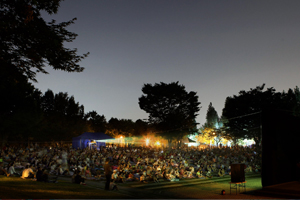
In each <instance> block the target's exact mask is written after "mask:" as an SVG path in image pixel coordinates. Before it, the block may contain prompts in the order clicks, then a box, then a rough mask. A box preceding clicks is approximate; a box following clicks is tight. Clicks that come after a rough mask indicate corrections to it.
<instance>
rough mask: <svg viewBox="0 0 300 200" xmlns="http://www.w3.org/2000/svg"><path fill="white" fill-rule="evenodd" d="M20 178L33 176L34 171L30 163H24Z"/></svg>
mask: <svg viewBox="0 0 300 200" xmlns="http://www.w3.org/2000/svg"><path fill="white" fill-rule="evenodd" d="M21 178H23V179H29V178H34V172H33V170H32V169H31V165H26V167H25V169H24V170H23V172H22V176H21Z"/></svg>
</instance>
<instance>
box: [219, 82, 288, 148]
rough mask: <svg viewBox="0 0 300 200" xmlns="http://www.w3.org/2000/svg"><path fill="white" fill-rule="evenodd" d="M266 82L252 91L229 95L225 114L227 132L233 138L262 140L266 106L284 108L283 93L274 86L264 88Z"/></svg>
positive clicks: (257, 142) (224, 109)
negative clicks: (262, 125)
mask: <svg viewBox="0 0 300 200" xmlns="http://www.w3.org/2000/svg"><path fill="white" fill-rule="evenodd" d="M264 87H265V84H263V85H261V86H257V87H256V88H254V89H252V88H251V89H250V91H247V92H246V91H240V92H239V95H238V96H236V95H234V96H233V97H227V98H226V102H225V107H224V108H223V116H224V118H225V119H226V120H225V123H224V126H225V128H226V134H228V135H229V136H231V137H232V138H233V139H235V140H237V139H254V141H255V143H256V144H257V145H258V144H260V142H261V129H260V128H261V115H260V112H261V111H262V110H263V109H264V108H284V107H285V106H284V103H283V101H282V95H281V93H278V92H276V91H275V89H274V88H272V87H271V88H267V89H266V90H264Z"/></svg>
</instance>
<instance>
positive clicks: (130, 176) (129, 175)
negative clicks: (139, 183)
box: [126, 172, 135, 181]
mask: <svg viewBox="0 0 300 200" xmlns="http://www.w3.org/2000/svg"><path fill="white" fill-rule="evenodd" d="M134 180H135V178H134V175H133V174H132V173H131V172H129V174H128V178H127V179H126V181H134Z"/></svg>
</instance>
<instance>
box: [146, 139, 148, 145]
mask: <svg viewBox="0 0 300 200" xmlns="http://www.w3.org/2000/svg"><path fill="white" fill-rule="evenodd" d="M146 145H147V146H148V145H149V139H148V138H147V139H146Z"/></svg>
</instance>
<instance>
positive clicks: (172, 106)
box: [139, 82, 200, 144]
mask: <svg viewBox="0 0 300 200" xmlns="http://www.w3.org/2000/svg"><path fill="white" fill-rule="evenodd" d="M142 92H143V93H144V95H142V96H141V97H140V98H139V106H140V108H141V109H142V110H144V111H146V112H147V113H148V114H149V119H148V120H149V123H151V124H153V125H155V127H156V129H157V131H158V132H159V134H160V135H161V136H163V137H164V138H165V139H167V140H168V142H169V144H170V143H171V142H172V141H173V140H174V139H177V140H180V139H182V137H183V136H184V135H186V134H188V133H189V132H193V131H194V129H195V126H196V123H195V118H196V116H197V115H198V114H197V112H198V111H199V110H200V107H199V105H200V102H198V96H197V95H196V92H187V91H186V90H185V87H184V86H183V85H179V83H178V82H172V83H170V84H166V83H162V82H161V83H160V84H157V83H156V84H155V85H151V84H145V85H144V86H143V88H142Z"/></svg>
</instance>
